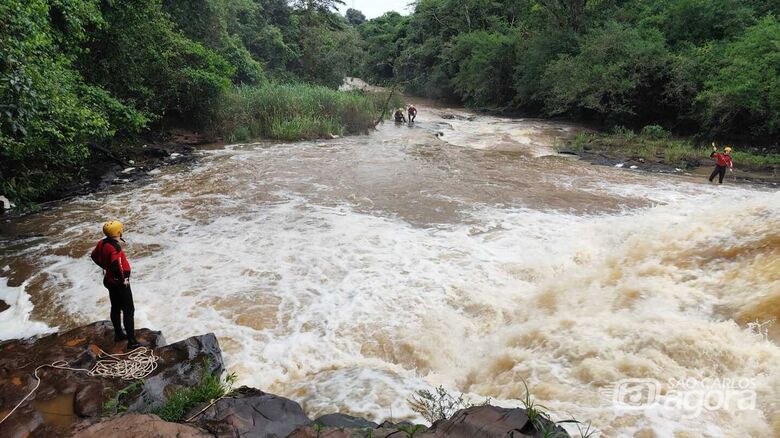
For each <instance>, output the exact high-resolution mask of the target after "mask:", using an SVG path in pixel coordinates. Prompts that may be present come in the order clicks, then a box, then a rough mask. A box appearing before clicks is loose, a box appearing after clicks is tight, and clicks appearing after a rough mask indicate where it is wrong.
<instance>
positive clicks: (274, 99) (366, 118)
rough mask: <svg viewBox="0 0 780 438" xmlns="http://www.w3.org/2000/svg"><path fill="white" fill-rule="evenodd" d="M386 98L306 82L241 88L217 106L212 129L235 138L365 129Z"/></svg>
mask: <svg viewBox="0 0 780 438" xmlns="http://www.w3.org/2000/svg"><path fill="white" fill-rule="evenodd" d="M385 100H386V96H382V95H380V94H371V93H363V92H360V91H336V90H333V89H330V88H326V87H320V86H315V85H307V84H267V85H263V86H257V87H248V86H243V87H237V88H235V89H233V90H232V91H231V92H229V93H227V94H225V95H224V96H223V97H222V98H221V99H220V101H219V103H218V104H217V106H216V108H215V109H214V115H213V119H212V126H213V128H212V131H213V133H214V134H216V135H218V136H220V137H222V138H224V139H225V140H226V141H231V142H234V141H245V140H249V139H253V138H269V139H276V140H304V139H315V138H327V137H330V136H333V135H345V134H361V133H367V132H368V131H369V130H370V129H371V128H373V126H374V122H375V120H376V118H377V117H379V115H380V114H381V113H382V108H381V107H382V106H383V105H384V104H385ZM392 104H394V105H397V102H392Z"/></svg>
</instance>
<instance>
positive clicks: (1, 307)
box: [0, 300, 11, 312]
mask: <svg viewBox="0 0 780 438" xmlns="http://www.w3.org/2000/svg"><path fill="white" fill-rule="evenodd" d="M10 308H11V306H9V305H8V304H7V303H6V302H5V301H3V300H0V312H5V311H6V310H8V309H10Z"/></svg>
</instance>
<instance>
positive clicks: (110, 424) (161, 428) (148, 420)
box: [73, 414, 212, 438]
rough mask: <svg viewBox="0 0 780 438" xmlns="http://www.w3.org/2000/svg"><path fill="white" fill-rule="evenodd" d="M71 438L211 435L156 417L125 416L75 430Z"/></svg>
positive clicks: (198, 437)
mask: <svg viewBox="0 0 780 438" xmlns="http://www.w3.org/2000/svg"><path fill="white" fill-rule="evenodd" d="M73 437H74V438H107V437H128V438H130V437H133V438H160V437H176V438H211V437H212V435H211V434H208V433H206V432H204V431H203V430H200V429H198V428H196V427H193V426H190V425H186V424H180V423H169V422H167V421H163V420H161V419H160V417H158V416H156V415H150V414H127V415H124V416H121V417H114V418H112V419H110V420H107V421H102V422H100V423H95V424H93V425H91V426H88V427H86V428H84V429H81V430H77V431H75V432H74V434H73Z"/></svg>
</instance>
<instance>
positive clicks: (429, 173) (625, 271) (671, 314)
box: [0, 106, 780, 438]
mask: <svg viewBox="0 0 780 438" xmlns="http://www.w3.org/2000/svg"><path fill="white" fill-rule="evenodd" d="M419 110H420V113H419V117H418V121H417V122H416V124H415V125H414V126H413V127H412V126H407V125H401V126H397V125H394V124H392V123H387V124H384V125H381V126H380V127H379V129H378V131H377V132H375V133H372V134H371V135H368V136H355V137H346V138H339V139H334V140H328V141H309V142H297V143H289V144H278V143H272V142H262V143H254V144H243V145H230V146H226V147H224V148H216V149H210V150H202V151H200V152H199V153H200V154H201V155H202V156H201V157H200V158H199V160H197V162H196V163H194V164H182V165H176V166H169V167H164V168H161V169H160V170H157V171H153V172H152V173H153V175H151V176H150V177H149V178H148V179H146V180H144V181H142V182H137V183H132V184H130V185H125V186H113V187H110V188H109V189H106V190H103V191H100V192H98V193H94V194H91V195H88V196H83V197H79V198H76V199H73V200H68V201H66V202H62V203H60V204H59V205H57V206H55V207H53V208H49V209H46V210H44V211H42V212H40V213H36V214H33V215H29V216H26V217H23V218H20V219H13V220H10V221H5V222H3V223H2V225H1V226H0V247H1V248H2V249H0V277H2V278H0V299H2V300H4V301H6V302H8V303H9V304H11V308H10V309H8V310H6V311H4V312H2V313H0V338H3V339H5V338H12V337H19V336H27V335H33V334H38V333H44V332H47V331H52V330H54V329H55V328H58V327H59V328H68V327H72V326H74V325H77V324H81V323H87V322H91V321H94V320H98V319H107V317H108V297H107V293H106V292H105V290H104V289H103V287H102V285H101V282H100V277H101V273H100V271H99V269H97V268H96V267H95V266H94V265H93V264H92V261H91V260H90V259H89V257H88V253H89V251H90V250H91V249H92V247H93V246H94V244H95V242H96V241H97V240H98V239H99V238H100V237H101V234H100V226H101V224H102V222H103V221H104V220H106V219H108V218H118V219H120V220H122V221H123V222H124V223H125V224H126V229H125V238H126V240H127V242H128V245H127V249H126V251H127V253H128V256H129V258H130V261H131V263H132V264H133V293H134V296H135V303H136V309H137V310H136V326H143V327H150V328H154V329H158V330H162V331H163V332H164V333H165V336H166V338H167V339H168V340H169V341H173V340H179V339H183V338H185V337H188V336H192V335H197V334H202V333H205V332H214V333H215V334H216V335H217V336H218V338H219V341H220V344H221V346H222V347H223V350H224V357H225V360H226V362H227V364H228V366H229V368H230V369H231V370H232V371H235V372H236V373H238V376H239V381H240V383H244V384H249V385H252V386H256V387H258V388H262V389H263V390H266V391H269V392H273V393H278V394H282V395H285V396H289V397H291V398H293V399H295V400H297V401H299V402H301V403H302V405H303V406H304V408H305V409H306V410H307V412H308V413H309V414H310V415H317V414H319V413H328V412H334V411H337V410H341V411H344V412H349V413H353V414H359V415H367V416H370V417H372V418H373V419H375V420H381V419H385V418H394V419H399V418H415V415H416V414H414V413H413V412H412V411H411V410H410V408H409V406H408V404H407V403H406V399H407V398H408V397H409V396H410V395H411V394H413V393H414V391H416V390H419V389H425V388H431V387H433V386H437V385H443V386H444V387H445V388H447V389H448V390H450V391H453V392H455V393H457V392H463V393H465V394H466V395H467V396H468V397H470V398H471V400H472V401H475V402H480V401H482V400H484V398H485V397H490V398H491V399H492V400H493V401H494V402H495V403H498V404H502V405H507V406H517V405H519V404H520V399H521V398H522V396H523V393H524V387H523V380H525V381H526V382H527V384H528V386H529V387H530V389H531V393H532V395H533V397H534V398H535V399H536V401H537V402H539V403H541V404H543V405H545V406H546V407H547V408H548V409H549V410H550V411H551V412H552V414H553V416H554V418H556V419H567V418H571V416H574V417H575V418H577V419H580V420H591V421H592V422H593V424H594V426H596V427H597V428H598V429H599V430H601V431H602V433H603V434H602V436H604V437H617V436H620V437H623V436H627V437H654V436H655V437H672V436H674V437H737V436H739V437H745V436H753V437H762V438H764V437H769V436H780V404H778V394H780V347H778V341H780V331H779V330H778V326H776V325H774V326H773V325H771V324H770V323H769V322H770V321H772V320H774V319H777V318H778V316H780V192H778V191H777V190H773V189H768V188H765V187H764V188H762V187H751V186H749V185H738V186H737V185H733V184H731V182H730V181H727V184H724V185H723V186H715V185H710V184H707V183H706V180H704V181H703V180H702V178H701V177H698V176H690V175H689V176H686V175H662V174H650V173H640V172H637V171H631V170H627V169H616V168H612V167H601V166H592V165H590V164H587V163H584V162H581V161H577V160H573V159H571V158H567V157H564V156H559V155H557V154H556V153H555V148H554V144H555V142H556V141H558V140H557V139H560V138H562V137H565V136H567V135H571V134H572V133H574V132H576V131H577V130H578V129H580V128H578V127H576V126H574V125H567V124H563V123H555V122H545V121H538V120H512V119H502V118H497V117H489V116H484V115H473V114H470V113H467V112H465V111H462V110H457V109H446V108H436V107H428V106H421V107H420V108H419ZM686 378H687V379H694V380H696V381H703V380H705V379H716V380H715V381H716V382H719V384H721V385H726V386H729V385H732V386H733V383H734V382H740V384H741V382H742V380H740V379H743V380H744V379H747V380H745V381H746V382H747V383H746V384H749V388H748V389H750V390H751V391H753V394H754V395H755V408H754V409H753V406H747V407H746V406H735V405H734V404H733V403H732V404H729V405H728V406H725V407H724V408H723V409H720V408H717V409H716V408H712V409H698V410H697V411H700V412H693V413H692V414H691V412H690V409H688V410H686V411H684V412H683V411H681V410H679V409H675V408H674V407H669V406H668V403H667V405H664V406H666V407H664V406H661V405H660V404H658V403H657V404H656V405H653V406H652V407H650V408H645V409H632V408H631V406H628V405H626V404H621V403H616V400H617V399H616V396H615V395H614V394H615V393H616V391H618V392H619V391H629V392H630V391H631V390H635V388H628V387H626V386H625V385H630V384H632V383H631V382H635V381H637V382H639V383H635V384H639V385H643V384H646V383H643V382H645V381H650V382H651V384H652V382H655V381H657V382H660V393H659V394H657V395H656V397H658V400H660V401H661V402H664V401H666V402H668V401H669V397H671V395H672V391H673V390H678V389H679V388H678V387H675V383H674V381H675V380H677V381H680V380H683V379H686ZM624 379H635V380H628V381H626V380H624ZM636 379H639V380H636ZM721 379H724V380H721ZM725 379H731V380H725ZM626 382H628V383H626ZM724 382H725V383H724ZM621 385H623V386H621ZM627 388H628V389H627ZM651 389H652V388H651ZM731 389H733V388H731ZM742 389H745V388H742ZM642 394H644V393H642ZM623 395H625V394H623ZM623 395H620V396H617V397H622V396H623ZM643 396H644V395H643ZM665 396H666V397H667V398H664V397H665ZM640 398H641V397H640ZM640 402H641V400H640ZM689 414H691V415H689ZM694 414H695V415H694ZM567 428H568V429H569V430H573V431H576V428H574V427H572V425H569V426H567Z"/></svg>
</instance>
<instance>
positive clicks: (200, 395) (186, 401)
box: [151, 361, 236, 421]
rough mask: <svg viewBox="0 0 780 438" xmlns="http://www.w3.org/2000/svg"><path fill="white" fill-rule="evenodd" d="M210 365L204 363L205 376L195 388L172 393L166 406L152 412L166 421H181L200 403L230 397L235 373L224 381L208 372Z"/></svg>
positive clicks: (206, 362)
mask: <svg viewBox="0 0 780 438" xmlns="http://www.w3.org/2000/svg"><path fill="white" fill-rule="evenodd" d="M208 369H209V363H208V361H205V362H204V363H203V375H202V377H201V379H200V382H199V383H198V384H197V385H196V386H193V387H190V388H183V389H180V390H178V391H175V392H174V393H172V394H171V395H170V396H169V397H168V398H167V400H166V402H165V404H163V405H162V406H160V407H159V408H157V409H153V410H151V413H152V414H155V415H157V416H159V417H160V418H162V419H163V420H165V421H179V420H181V419H182V418H183V417H184V415H185V414H186V413H187V411H189V410H190V409H192V408H193V407H195V406H197V405H198V404H200V403H205V402H210V401H213V400H216V399H219V398H221V397H224V396H226V395H228V394H229V393H230V392H231V390H232V388H233V384H234V383H235V382H236V375H235V373H230V374H228V375H227V376H225V379H224V380H223V379H222V377H221V376H220V375H218V374H211V373H210V372H208Z"/></svg>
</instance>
